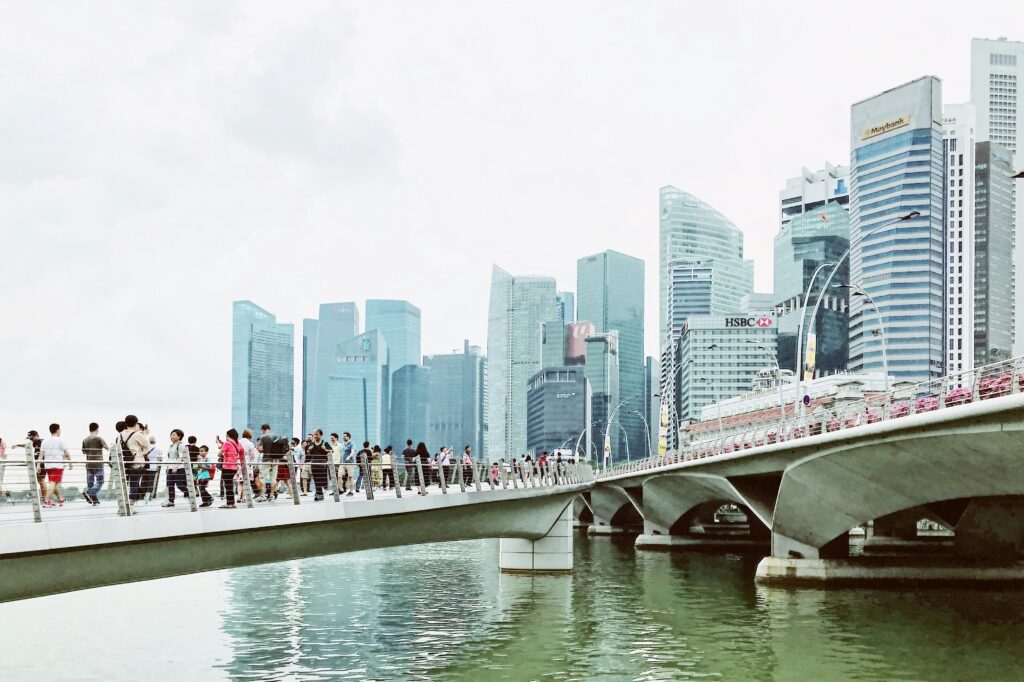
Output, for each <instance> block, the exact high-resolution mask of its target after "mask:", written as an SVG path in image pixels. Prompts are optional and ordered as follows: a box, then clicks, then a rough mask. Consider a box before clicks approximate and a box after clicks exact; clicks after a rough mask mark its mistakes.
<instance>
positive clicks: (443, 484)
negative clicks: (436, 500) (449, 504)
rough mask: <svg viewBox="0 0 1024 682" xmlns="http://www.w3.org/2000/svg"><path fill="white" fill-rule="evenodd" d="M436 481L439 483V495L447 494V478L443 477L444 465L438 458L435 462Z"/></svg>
mask: <svg viewBox="0 0 1024 682" xmlns="http://www.w3.org/2000/svg"><path fill="white" fill-rule="evenodd" d="M437 480H438V481H440V482H441V494H442V495H447V494H448V477H447V476H445V475H444V465H443V464H441V460H440V458H438V460H437Z"/></svg>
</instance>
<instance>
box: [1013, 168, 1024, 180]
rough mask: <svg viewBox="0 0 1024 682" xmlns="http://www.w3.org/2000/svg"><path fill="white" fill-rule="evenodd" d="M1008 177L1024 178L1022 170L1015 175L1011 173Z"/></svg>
mask: <svg viewBox="0 0 1024 682" xmlns="http://www.w3.org/2000/svg"><path fill="white" fill-rule="evenodd" d="M1010 177H1011V178H1016V179H1018V180H1020V179H1022V178H1024V170H1022V171H1020V172H1019V173H1017V174H1016V175H1011V176H1010Z"/></svg>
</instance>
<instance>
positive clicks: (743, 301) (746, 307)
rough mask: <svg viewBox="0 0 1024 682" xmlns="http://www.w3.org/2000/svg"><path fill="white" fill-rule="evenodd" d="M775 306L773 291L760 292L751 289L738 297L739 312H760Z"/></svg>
mask: <svg viewBox="0 0 1024 682" xmlns="http://www.w3.org/2000/svg"><path fill="white" fill-rule="evenodd" d="M774 307H775V294H774V293H773V292H767V293H762V292H759V291H752V292H750V293H749V294H744V295H743V297H742V298H740V307H739V311H740V312H741V313H760V312H763V311H765V310H771V309H772V308H774Z"/></svg>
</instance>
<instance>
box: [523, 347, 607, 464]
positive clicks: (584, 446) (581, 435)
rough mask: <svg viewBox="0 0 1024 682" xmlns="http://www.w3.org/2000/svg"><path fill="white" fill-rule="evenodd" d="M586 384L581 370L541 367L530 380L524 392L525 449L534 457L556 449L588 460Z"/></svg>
mask: <svg viewBox="0 0 1024 682" xmlns="http://www.w3.org/2000/svg"><path fill="white" fill-rule="evenodd" d="M590 405H591V401H590V384H589V382H588V381H587V378H586V376H585V374H584V370H583V368H582V367H578V366H577V367H545V368H544V369H542V370H541V371H539V372H537V373H536V374H534V375H533V376H532V377H530V383H529V386H528V388H527V391H526V415H527V417H526V448H527V451H529V452H530V453H532V454H533V455H534V457H536V456H537V455H539V454H540V453H542V452H553V451H554V450H556V449H568V450H572V449H573V448H575V447H576V443H577V442H578V443H579V446H580V447H579V450H578V451H577V452H578V453H580V456H581V457H583V458H585V459H589V458H590V457H592V456H593V455H592V454H586V455H584V454H583V453H592V452H593V449H592V447H591V442H592V437H593V436H592V432H591V430H590V428H588V427H589V426H590V424H591V421H592V419H591V416H590Z"/></svg>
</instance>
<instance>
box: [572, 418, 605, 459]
mask: <svg viewBox="0 0 1024 682" xmlns="http://www.w3.org/2000/svg"><path fill="white" fill-rule="evenodd" d="M600 423H601V422H600V421H596V422H594V423H593V424H589V425H588V426H587V428H585V429H583V430H582V431H580V437H579V438H577V439H576V447H575V448H573V450H572V451H573V453H574V454H575V455H576V457H577V458H579V454H580V443H581V442H582V441H583V436H585V435H587V431H589V430H590V427H591V426H597V425H598V424H600ZM591 445H593V441H591ZM587 457H588V458H589V457H590V452H589V451H588V452H587Z"/></svg>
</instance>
